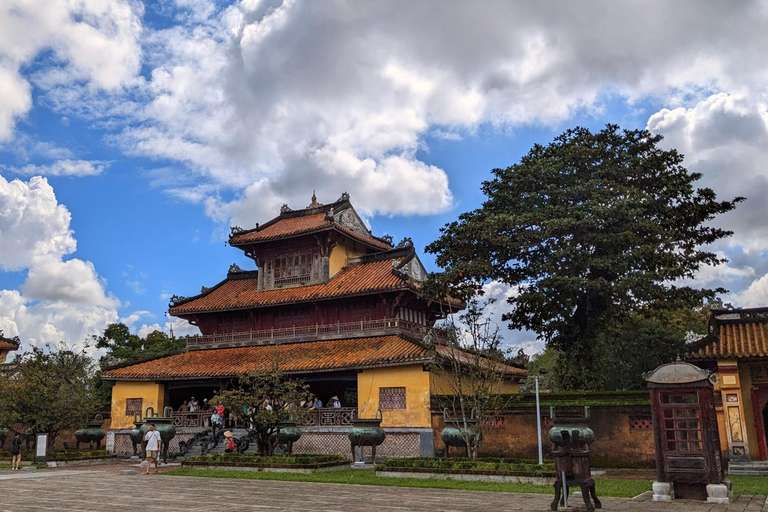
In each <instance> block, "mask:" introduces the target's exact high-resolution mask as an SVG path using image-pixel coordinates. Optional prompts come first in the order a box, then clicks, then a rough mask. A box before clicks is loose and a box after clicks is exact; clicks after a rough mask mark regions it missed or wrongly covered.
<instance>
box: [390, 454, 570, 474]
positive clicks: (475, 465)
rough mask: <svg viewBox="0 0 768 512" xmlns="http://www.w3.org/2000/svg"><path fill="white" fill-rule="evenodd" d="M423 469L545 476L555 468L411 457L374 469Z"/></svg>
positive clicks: (517, 461)
mask: <svg viewBox="0 0 768 512" xmlns="http://www.w3.org/2000/svg"><path fill="white" fill-rule="evenodd" d="M401 468H402V469H404V468H408V469H423V470H436V471H438V472H441V473H442V472H451V471H456V472H462V473H464V472H475V471H477V472H500V473H510V474H524V475H545V474H551V473H554V471H555V466H554V464H553V463H551V462H545V463H544V464H543V465H542V466H539V465H538V464H537V463H535V462H532V461H530V459H500V458H483V459H477V460H472V459H467V458H463V459H439V458H432V457H413V458H396V459H387V460H385V461H383V462H381V463H379V464H376V469H377V470H380V471H385V470H393V471H394V470H397V469H401Z"/></svg>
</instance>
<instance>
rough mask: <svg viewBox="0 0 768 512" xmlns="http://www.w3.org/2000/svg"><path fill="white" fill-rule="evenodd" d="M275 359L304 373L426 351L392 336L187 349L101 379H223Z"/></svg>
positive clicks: (423, 355)
mask: <svg viewBox="0 0 768 512" xmlns="http://www.w3.org/2000/svg"><path fill="white" fill-rule="evenodd" d="M276 357H277V358H279V361H280V368H281V369H282V370H283V371H285V372H287V373H310V372H322V371H332V370H345V369H355V368H365V367H376V366H399V365H404V364H417V363H421V362H426V361H428V360H429V351H428V350H427V349H425V348H424V347H422V346H420V345H417V344H415V343H413V342H410V341H407V340H405V339H403V338H400V337H398V336H378V337H371V338H353V339H341V340H331V341H311V342H306V343H287V344H283V345H261V346H255V347H241V348H220V349H211V350H192V351H189V352H184V353H182V354H177V355H174V356H168V357H163V358H160V359H154V360H152V361H147V362H144V363H138V364H134V365H131V366H126V367H124V368H118V369H115V370H108V371H105V372H102V378H104V379H107V380H188V379H198V378H227V377H235V376H237V375H242V374H245V373H249V372H252V371H255V370H269V369H271V368H272V365H273V363H274V361H275V358H276Z"/></svg>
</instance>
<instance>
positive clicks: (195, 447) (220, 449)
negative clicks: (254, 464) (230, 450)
mask: <svg viewBox="0 0 768 512" xmlns="http://www.w3.org/2000/svg"><path fill="white" fill-rule="evenodd" d="M230 430H231V431H232V434H233V435H234V436H235V437H236V438H238V439H239V438H241V437H245V436H247V435H248V431H247V430H245V429H244V428H233V429H230ZM226 448H227V441H226V440H225V439H224V437H223V436H221V437H220V438H219V444H217V445H216V446H215V447H214V448H211V449H210V450H208V455H218V454H221V453H224V450H225V449H226ZM202 453H203V451H202V447H201V446H200V445H199V444H198V443H196V442H193V443H191V444H190V446H189V449H188V451H187V454H186V455H184V456H183V457H178V458H179V459H182V460H184V459H188V458H190V457H193V456H195V455H201V454H202ZM245 453H255V454H258V453H259V450H258V449H257V447H256V443H253V442H252V443H251V444H250V446H249V447H248V449H247V450H246V451H245Z"/></svg>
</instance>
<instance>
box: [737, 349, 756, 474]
mask: <svg viewBox="0 0 768 512" xmlns="http://www.w3.org/2000/svg"><path fill="white" fill-rule="evenodd" d="M739 381H740V382H741V401H742V402H743V404H744V426H745V427H746V436H747V440H748V441H749V456H750V458H752V460H758V459H759V458H760V447H759V446H758V445H757V430H756V429H755V411H754V408H753V407H752V392H751V390H752V374H751V373H750V371H749V366H747V365H746V364H739Z"/></svg>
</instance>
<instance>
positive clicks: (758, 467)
mask: <svg viewBox="0 0 768 512" xmlns="http://www.w3.org/2000/svg"><path fill="white" fill-rule="evenodd" d="M728 475H733V476H768V461H759V460H758V461H750V462H730V463H729V464H728Z"/></svg>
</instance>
